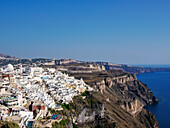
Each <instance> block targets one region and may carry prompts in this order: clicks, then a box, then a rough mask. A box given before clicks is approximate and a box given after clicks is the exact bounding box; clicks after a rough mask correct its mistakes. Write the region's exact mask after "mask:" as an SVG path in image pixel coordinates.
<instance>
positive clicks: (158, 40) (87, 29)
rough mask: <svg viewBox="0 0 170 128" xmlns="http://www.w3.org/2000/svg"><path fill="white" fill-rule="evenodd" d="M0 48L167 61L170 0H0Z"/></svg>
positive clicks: (32, 54)
mask: <svg viewBox="0 0 170 128" xmlns="http://www.w3.org/2000/svg"><path fill="white" fill-rule="evenodd" d="M0 53H3V54H7V55H12V56H15V57H18V58H53V59H55V58H71V59H76V60H84V61H107V62H113V63H119V64H170V0H50V1H48V0H15V1H14V0H0Z"/></svg>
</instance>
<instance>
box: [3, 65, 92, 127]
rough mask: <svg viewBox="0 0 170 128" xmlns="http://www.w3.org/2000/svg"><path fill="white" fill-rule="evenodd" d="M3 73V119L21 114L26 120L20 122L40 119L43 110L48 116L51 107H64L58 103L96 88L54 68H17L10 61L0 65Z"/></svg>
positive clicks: (65, 101)
mask: <svg viewBox="0 0 170 128" xmlns="http://www.w3.org/2000/svg"><path fill="white" fill-rule="evenodd" d="M0 75H1V79H0V96H1V99H0V103H1V104H2V106H1V107H0V117H1V119H3V118H10V117H9V116H14V115H18V116H19V117H20V118H21V119H22V121H19V123H21V122H25V121H26V120H28V119H29V120H32V119H34V118H36V119H37V115H40V112H42V111H43V116H44V115H46V114H47V113H48V110H47V108H51V109H58V110H62V107H61V106H59V105H57V104H56V103H57V102H58V103H66V104H68V103H69V102H71V101H72V99H73V97H74V96H77V95H79V94H81V93H83V92H84V91H85V90H89V91H92V90H93V89H92V88H91V87H90V86H88V85H86V84H85V83H84V81H83V80H82V79H81V80H78V79H75V78H74V77H69V76H68V75H67V74H64V73H62V72H60V71H56V69H54V68H45V69H44V68H42V67H23V66H22V65H19V66H16V67H13V65H11V64H8V65H7V66H6V67H2V68H0ZM31 102H32V103H33V106H32V111H30V110H28V108H26V106H27V105H28V104H30V103H31ZM3 107H4V108H3ZM27 107H28V106H27ZM1 108H3V109H1ZM7 108H8V109H9V108H10V109H11V112H10V114H9V111H8V112H7V111H6V109H7ZM5 112H6V113H5ZM11 113H13V114H11ZM14 113H15V114H14ZM34 113H36V116H34ZM43 116H42V117H43ZM15 119H16V118H15ZM29 120H28V121H29ZM20 126H24V124H23V123H22V124H20Z"/></svg>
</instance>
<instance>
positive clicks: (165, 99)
mask: <svg viewBox="0 0 170 128" xmlns="http://www.w3.org/2000/svg"><path fill="white" fill-rule="evenodd" d="M145 67H146V66H145ZM157 67H158V66H157ZM166 67H167V66H166ZM168 67H169V66H168ZM137 78H138V80H140V81H142V82H143V83H145V84H147V85H148V87H149V88H150V89H151V90H152V92H153V93H154V95H155V96H156V97H157V98H158V100H159V103H158V104H155V105H151V106H147V107H145V108H146V109H147V110H149V111H151V112H152V113H154V114H155V116H156V118H157V120H158V123H159V127H160V128H170V72H154V73H143V74H140V75H137Z"/></svg>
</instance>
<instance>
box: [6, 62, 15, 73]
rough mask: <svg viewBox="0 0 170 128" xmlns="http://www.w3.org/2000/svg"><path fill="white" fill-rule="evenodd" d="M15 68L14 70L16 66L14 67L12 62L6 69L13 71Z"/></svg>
mask: <svg viewBox="0 0 170 128" xmlns="http://www.w3.org/2000/svg"><path fill="white" fill-rule="evenodd" d="M13 70H14V67H13V65H12V64H8V65H7V66H6V71H8V72H11V71H13Z"/></svg>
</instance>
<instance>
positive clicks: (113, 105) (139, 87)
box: [72, 71, 158, 128]
mask: <svg viewBox="0 0 170 128" xmlns="http://www.w3.org/2000/svg"><path fill="white" fill-rule="evenodd" d="M72 75H74V76H75V77H77V78H83V79H84V81H85V82H86V83H87V84H89V85H90V86H91V87H93V88H94V89H95V90H96V91H97V92H98V93H93V94H92V95H93V97H94V98H96V99H97V100H99V101H100V102H101V103H103V104H104V107H105V116H104V117H105V118H104V119H107V120H109V121H111V122H116V124H118V126H121V127H147V128H149V127H150V128H153V127H154V125H155V123H156V122H157V121H156V118H155V116H154V115H153V114H152V113H150V112H148V111H146V110H144V108H143V106H146V105H151V104H154V103H157V102H158V99H157V98H156V97H155V96H154V95H153V93H152V92H151V90H150V89H149V88H148V87H147V85H145V84H143V83H142V82H140V81H138V80H137V78H136V76H135V75H133V74H129V73H125V72H122V71H111V72H110V71H109V72H108V71H103V72H98V73H92V74H79V75H76V74H72ZM85 111H87V109H83V110H82V112H81V113H80V117H81V116H82V115H84V113H85ZM100 111H101V110H100ZM125 113H126V114H125ZM113 115H115V116H113ZM127 116H128V119H127V118H126V117H127ZM92 117H93V118H92ZM86 118H88V119H94V112H91V114H90V115H89V116H87V117H86V116H84V119H86Z"/></svg>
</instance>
